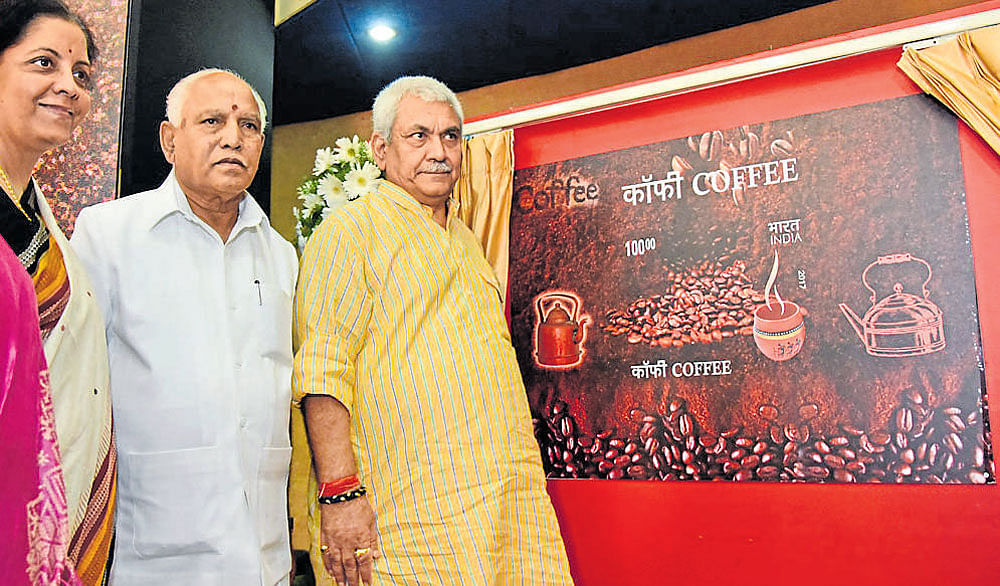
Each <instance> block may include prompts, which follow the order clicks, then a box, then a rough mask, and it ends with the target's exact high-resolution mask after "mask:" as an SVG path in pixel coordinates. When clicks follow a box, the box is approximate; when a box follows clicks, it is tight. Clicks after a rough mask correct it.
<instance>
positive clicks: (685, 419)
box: [677, 413, 693, 435]
mask: <svg viewBox="0 0 1000 586" xmlns="http://www.w3.org/2000/svg"><path fill="white" fill-rule="evenodd" d="M692 425H693V423H692V421H691V416H690V415H688V414H687V413H685V414H683V415H681V416H680V418H678V421H677V426H678V429H679V430H680V432H681V434H682V435H690V434H691V431H692V429H693V428H692Z"/></svg>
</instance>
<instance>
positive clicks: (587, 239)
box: [510, 95, 994, 484]
mask: <svg viewBox="0 0 1000 586" xmlns="http://www.w3.org/2000/svg"><path fill="white" fill-rule="evenodd" d="M665 133H666V134H665V135H664V140H662V141H661V142H656V143H654V144H646V145H643V146H637V147H632V148H627V149H623V150H616V151H611V152H605V153H600V154H594V155H589V156H585V157H582V158H577V159H572V160H564V161H559V162H554V163H548V164H544V165H540V166H537V167H531V168H525V169H519V170H517V171H516V173H515V178H514V192H515V193H514V195H515V199H514V206H513V210H512V213H511V245H510V308H511V331H512V339H513V343H514V346H515V349H516V351H517V353H518V359H519V361H520V364H521V369H522V374H523V376H524V380H525V384H526V387H527V390H528V397H529V401H530V404H531V408H532V411H533V415H534V417H535V432H536V436H537V438H538V441H539V444H540V446H541V448H542V455H543V462H544V465H545V468H546V472H547V474H548V475H549V477H551V478H591V479H601V480H627V479H637V480H660V481H682V480H690V481H697V480H731V481H765V482H786V483H795V482H816V483H834V482H838V483H912V484H938V483H959V484H983V483H993V482H994V476H993V455H992V450H991V447H990V441H989V440H988V438H989V417H988V414H989V412H988V408H987V405H986V399H985V397H986V394H985V390H986V389H985V382H984V373H983V363H982V349H981V343H980V331H979V319H978V312H977V305H976V291H975V280H974V273H973V263H972V252H971V247H970V242H969V235H968V215H967V211H966V205H965V186H964V177H963V171H962V158H961V150H960V147H959V138H958V126H957V122H956V120H955V118H954V117H952V116H950V115H949V114H948V113H947V112H946V111H945V110H943V109H942V108H941V107H940V106H938V105H937V104H936V103H934V102H933V101H932V100H931V99H929V98H927V97H925V96H921V95H912V96H907V97H901V98H893V99H888V100H883V101H879V102H874V103H868V104H862V105H855V106H850V107H846V108H841V109H836V110H830V111H823V112H816V113H813V114H807V115H803V116H797V117H794V118H788V119H783V120H770V121H764V122H760V121H748V122H747V123H745V124H741V125H738V126H735V127H727V128H703V129H701V130H700V131H699V132H697V133H695V134H693V135H691V136H676V137H670V136H669V129H666V130H665Z"/></svg>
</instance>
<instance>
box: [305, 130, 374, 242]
mask: <svg viewBox="0 0 1000 586" xmlns="http://www.w3.org/2000/svg"><path fill="white" fill-rule="evenodd" d="M334 145H335V148H332V149H331V148H330V147H326V148H322V149H317V150H316V160H315V162H314V163H313V171H312V174H311V175H310V176H309V177H307V178H306V179H305V180H304V181H303V182H302V184H301V185H299V188H298V194H299V200H300V201H301V202H302V207H301V208H297V207H296V208H292V215H294V216H295V235H296V236H297V239H298V245H299V250H301V249H302V248H303V247H304V246H305V243H306V240H308V239H309V237H310V236H312V233H313V230H315V229H316V226H319V224H320V222H322V221H323V220H324V219H326V217H327V216H329V215H330V214H331V213H333V212H334V211H336V210H338V209H340V208H341V207H343V205H344V204H346V203H347V202H349V201H354V200H356V199H358V198H359V197H361V196H362V195H365V194H367V193H371V192H373V191H375V186H376V180H378V179H379V178H380V177H381V176H382V171H381V170H380V169H379V168H378V165H376V164H375V161H374V159H372V155H371V151H370V150H369V149H368V144H367V143H366V142H364V141H362V140H361V139H359V138H358V136H357V135H354V138H347V137H346V136H345V137H341V138H338V139H337V141H336V142H335V143H334Z"/></svg>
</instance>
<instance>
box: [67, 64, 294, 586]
mask: <svg viewBox="0 0 1000 586" xmlns="http://www.w3.org/2000/svg"><path fill="white" fill-rule="evenodd" d="M191 78H194V80H193V81H184V80H182V82H180V83H179V84H178V86H177V87H176V88H175V90H174V91H172V92H171V96H170V98H168V119H169V120H168V121H167V122H164V123H163V125H164V126H163V127H161V144H162V145H163V148H164V153H165V154H166V156H167V159H168V161H170V162H171V163H172V164H173V165H174V170H173V172H171V174H170V176H169V177H167V179H166V181H165V182H164V183H163V185H161V186H160V187H159V188H158V189H155V190H152V191H148V192H144V193H140V194H138V195H133V196H130V197H127V198H123V199H120V200H117V201H114V202H109V203H105V204H101V205H97V206H94V207H92V208H88V209H86V210H84V211H83V212H82V213H81V214H80V217H79V219H78V220H77V224H76V232H75V234H74V236H73V240H72V245H73V247H74V248H75V249H76V251H77V253H78V254H79V256H80V257H81V259H82V260H83V262H84V264H85V265H86V266H87V268H88V269H89V271H90V275H91V276H92V278H93V281H94V284H95V292H96V295H97V297H98V301H99V302H100V303H101V305H102V307H103V309H104V314H105V319H106V326H107V334H108V345H109V355H110V365H111V395H112V401H113V407H114V416H115V424H116V435H117V444H118V451H119V485H118V486H119V493H118V503H119V509H118V516H117V523H116V527H117V536H116V540H115V551H114V565H113V567H112V572H111V582H112V584H115V585H118V586H121V585H132V584H136V585H143V586H148V585H159V584H164V585H165V584H171V585H175V584H198V585H199V586H203V585H227V586H228V585H268V586H270V585H273V584H282V583H287V580H288V574H289V570H290V556H289V545H288V523H287V506H286V496H285V494H286V492H285V491H286V482H287V476H288V460H289V453H290V448H289V437H288V414H289V395H290V380H291V299H292V293H293V291H294V283H295V274H296V264H297V261H296V257H295V252H294V250H293V248H292V246H291V245H290V244H289V243H288V242H287V241H285V240H284V239H282V238H281V237H280V236H279V235H278V234H277V233H276V232H275V231H274V230H273V229H272V228H271V226H270V224H269V223H268V220H267V217H266V216H265V215H264V212H263V211H262V210H261V208H260V206H259V205H257V203H256V202H255V201H254V200H253V198H252V197H250V196H249V195H248V194H247V193H246V191H245V188H246V187H247V186H248V185H249V183H250V181H251V180H252V178H253V174H254V173H255V172H256V167H257V161H258V158H259V156H260V148H261V145H262V143H263V134H262V132H263V130H262V129H263V127H264V116H265V114H264V111H263V105H262V104H261V103H260V102H259V99H258V96H256V95H255V93H253V92H252V90H251V89H250V88H249V86H248V85H246V84H245V82H243V81H242V80H240V79H238V78H237V77H235V76H234V75H232V74H229V73H223V72H217V71H209V72H208V73H203V72H199V73H198V74H194V75H193V76H189V78H186V80H191ZM177 88H180V89H177ZM178 101H179V102H180V104H179V105H178V103H177V102H178ZM171 107H173V110H171Z"/></svg>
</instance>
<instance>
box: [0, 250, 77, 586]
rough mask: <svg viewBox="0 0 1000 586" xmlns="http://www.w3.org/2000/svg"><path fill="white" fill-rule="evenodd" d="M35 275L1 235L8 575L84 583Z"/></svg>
mask: <svg viewBox="0 0 1000 586" xmlns="http://www.w3.org/2000/svg"><path fill="white" fill-rule="evenodd" d="M68 546H69V518H68V516H67V513H66V494H65V490H64V485H63V477H62V468H61V467H60V464H59V446H58V444H57V442H56V434H55V419H54V417H53V415H52V397H51V395H50V393H49V386H48V368H47V367H46V364H45V354H44V353H43V350H42V340H41V335H40V332H39V329H38V302H37V300H36V299H35V290H34V287H33V286H32V284H31V278H30V277H29V276H28V273H27V272H26V271H25V270H24V267H22V266H21V263H20V262H19V261H18V260H17V257H16V256H14V253H13V251H11V249H10V247H9V246H7V243H6V242H5V241H4V240H3V239H0V577H2V579H3V583H4V584H11V585H22V584H28V585H31V586H36V585H42V584H45V585H49V584H60V585H63V584H68V585H77V584H79V583H80V582H79V580H78V579H77V577H76V574H75V573H74V571H73V567H72V565H71V564H70V563H69V562H68V561H67V560H66V551H67V548H68Z"/></svg>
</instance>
